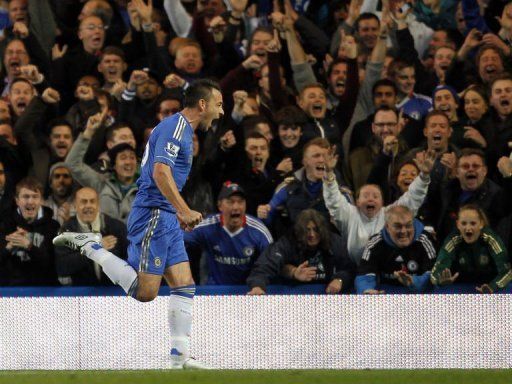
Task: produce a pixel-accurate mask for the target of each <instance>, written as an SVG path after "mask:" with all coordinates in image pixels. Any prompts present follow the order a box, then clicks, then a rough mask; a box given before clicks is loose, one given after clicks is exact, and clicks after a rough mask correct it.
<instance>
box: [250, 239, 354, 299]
mask: <svg viewBox="0 0 512 384" xmlns="http://www.w3.org/2000/svg"><path fill="white" fill-rule="evenodd" d="M306 260H308V261H309V266H316V267H317V275H316V278H315V279H313V281H311V283H316V284H318V283H325V284H329V283H330V282H331V281H332V280H333V279H341V280H342V281H343V285H342V289H343V291H346V290H347V289H348V288H350V286H351V285H352V282H353V280H354V275H355V270H356V266H355V265H354V264H353V262H352V261H351V260H350V258H349V257H348V254H347V251H346V246H345V247H344V246H343V242H342V239H341V237H340V236H339V235H336V234H331V242H330V247H329V249H328V250H323V249H321V248H317V249H315V250H307V249H304V248H302V247H300V246H299V242H298V241H297V239H296V238H295V236H293V235H292V234H289V235H287V236H283V237H282V238H280V239H279V240H278V241H277V242H276V243H274V244H271V245H270V246H269V247H268V248H267V249H266V250H265V251H263V253H262V254H261V255H260V256H259V257H258V260H256V263H255V264H254V267H253V269H252V271H251V274H250V275H249V277H248V278H247V285H248V286H249V288H254V287H261V288H262V289H265V288H266V286H267V284H269V283H271V282H276V281H279V279H278V278H279V277H280V276H281V270H282V269H283V267H284V265H286V264H292V265H294V266H299V265H300V264H302V263H304V262H305V261H306ZM284 281H285V282H286V283H290V282H291V281H290V280H288V279H284ZM293 282H294V283H296V284H297V283H299V282H298V281H297V280H294V281H293Z"/></svg>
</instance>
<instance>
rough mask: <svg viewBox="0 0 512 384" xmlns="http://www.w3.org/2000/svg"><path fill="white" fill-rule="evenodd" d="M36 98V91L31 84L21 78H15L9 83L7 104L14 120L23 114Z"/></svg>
mask: <svg viewBox="0 0 512 384" xmlns="http://www.w3.org/2000/svg"><path fill="white" fill-rule="evenodd" d="M34 96H36V89H35V88H34V86H33V85H32V83H31V82H30V81H29V80H28V79H25V78H23V77H17V78H15V79H14V80H13V81H12V82H11V86H10V88H9V103H10V104H11V108H12V111H13V112H14V116H13V118H14V119H15V120H17V119H19V117H20V116H21V115H22V114H23V112H25V110H26V109H27V106H28V105H29V104H30V101H32V99H33V98H34Z"/></svg>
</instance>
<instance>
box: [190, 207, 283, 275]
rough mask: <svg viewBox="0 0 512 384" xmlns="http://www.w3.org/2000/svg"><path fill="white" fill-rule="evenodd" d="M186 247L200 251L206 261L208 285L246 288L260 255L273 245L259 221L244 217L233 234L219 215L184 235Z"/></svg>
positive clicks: (270, 237)
mask: <svg viewBox="0 0 512 384" xmlns="http://www.w3.org/2000/svg"><path fill="white" fill-rule="evenodd" d="M184 239H185V244H187V245H189V246H195V247H200V248H202V249H203V251H205V253H206V255H207V260H208V269H209V273H208V282H207V284H227V285H230V284H231V285H236V284H245V280H246V279H247V277H248V276H249V273H250V272H251V268H252V266H253V264H254V262H255V261H256V259H257V258H258V256H259V255H260V253H261V252H263V251H264V250H265V248H267V247H268V245H269V244H270V243H272V241H273V240H272V235H271V234H270V232H269V231H268V229H267V227H265V225H263V223H262V222H261V221H259V220H258V219H256V218H255V217H253V216H250V215H246V222H245V224H244V225H243V226H242V228H240V229H239V230H238V231H237V232H235V233H230V232H228V230H227V229H226V228H225V227H224V226H223V225H222V222H221V216H220V214H216V215H213V216H210V217H208V218H207V219H206V220H204V221H203V222H201V223H200V224H199V225H198V226H197V227H195V228H194V230H193V231H192V232H185V233H184Z"/></svg>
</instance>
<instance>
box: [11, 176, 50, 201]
mask: <svg viewBox="0 0 512 384" xmlns="http://www.w3.org/2000/svg"><path fill="white" fill-rule="evenodd" d="M22 188H26V189H28V190H30V191H34V192H39V194H40V195H41V197H43V184H41V182H40V181H39V180H37V179H36V178H35V177H30V176H29V177H25V178H24V179H21V180H20V181H19V182H18V184H16V194H15V196H16V197H18V195H19V194H20V191H21V189H22Z"/></svg>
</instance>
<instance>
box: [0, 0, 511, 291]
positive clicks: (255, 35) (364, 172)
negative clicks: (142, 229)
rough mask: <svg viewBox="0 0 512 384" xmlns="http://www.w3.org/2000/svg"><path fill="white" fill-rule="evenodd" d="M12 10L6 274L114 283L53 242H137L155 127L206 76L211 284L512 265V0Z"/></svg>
mask: <svg viewBox="0 0 512 384" xmlns="http://www.w3.org/2000/svg"><path fill="white" fill-rule="evenodd" d="M2 7H3V8H2ZM0 9H3V11H4V14H5V15H6V16H8V17H5V18H4V19H5V20H4V21H3V25H2V26H1V27H3V31H2V37H1V41H0V57H1V58H2V61H1V70H0V76H1V79H0V92H1V93H2V95H1V96H2V98H1V99H0V286H52V285H53V286H55V285H63V286H83V285H85V286H89V285H106V284H110V283H109V281H108V279H107V278H106V276H105V275H104V274H103V272H102V270H101V267H100V266H98V265H96V264H95V263H94V262H92V261H90V260H88V259H86V258H84V257H81V256H80V254H79V253H78V252H73V251H69V250H67V249H61V248H59V247H54V246H53V245H52V241H51V240H52V238H53V237H54V236H55V235H56V234H57V233H58V232H59V231H63V230H67V231H75V232H91V231H92V232H98V233H101V234H102V242H103V246H104V247H105V248H106V249H108V250H110V251H112V252H113V253H115V254H116V255H118V256H120V257H124V258H126V247H127V239H126V222H127V218H128V215H129V213H130V209H131V204H132V202H133V199H134V197H135V195H136V193H137V183H136V182H137V178H138V174H139V170H140V162H141V158H142V157H143V154H144V149H145V147H146V143H147V140H148V137H149V135H150V134H151V131H152V129H153V128H154V127H155V126H156V125H157V124H158V123H159V122H160V121H162V120H163V119H165V118H167V117H169V116H171V115H173V114H175V113H179V111H180V110H181V107H182V97H183V93H184V91H185V90H186V89H187V88H188V87H189V85H190V84H191V83H192V82H193V81H194V80H195V79H199V78H205V77H207V78H212V79H215V80H216V81H218V82H219V84H220V87H221V90H222V94H223V101H224V113H225V114H224V116H222V118H221V119H220V120H219V121H216V122H215V123H214V126H213V127H212V129H210V130H209V131H200V130H198V131H197V132H196V133H195V134H194V148H193V165H192V170H191V173H190V175H189V179H188V181H187V184H186V186H185V188H184V189H183V191H182V194H183V196H184V198H185V200H186V201H187V203H188V204H189V206H190V207H191V208H192V209H194V210H196V211H199V212H201V213H202V214H203V216H204V217H205V219H204V221H203V222H202V223H201V224H200V225H198V226H197V227H196V228H195V229H194V230H193V231H191V232H188V233H186V234H185V245H186V246H187V250H188V253H189V256H190V260H191V266H192V270H193V274H194V277H195V280H196V282H197V283H201V284H224V285H230V284H247V286H248V292H249V294H254V295H258V294H264V293H265V291H266V287H267V285H268V284H272V283H285V284H304V283H321V284H325V292H326V293H330V294H334V293H340V292H351V291H354V290H355V291H356V292H357V293H367V294H376V293H377V294H378V293H383V292H384V291H383V290H382V289H381V287H380V284H395V285H401V286H405V287H407V288H408V289H409V290H410V291H411V292H427V291H431V290H433V289H435V287H436V286H439V285H446V284H452V283H455V284H456V283H457V282H465V283H470V284H473V285H474V287H475V292H481V293H492V292H497V291H499V290H502V289H504V288H505V287H506V286H507V285H508V284H509V282H510V281H512V269H511V264H510V258H509V255H508V252H507V249H509V247H510V246H511V239H512V199H511V198H510V196H512V177H511V176H512V155H511V149H512V72H511V64H512V2H510V3H509V2H508V1H503V0H412V1H411V0H407V1H404V0H330V1H328V0H325V1H316V0H306V1H302V0H272V1H271V0H259V1H254V0H224V1H222V0H197V1H195V0H153V1H152V0H130V1H128V0H87V1H86V0H10V1H0ZM0 22H2V21H1V20H0Z"/></svg>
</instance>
